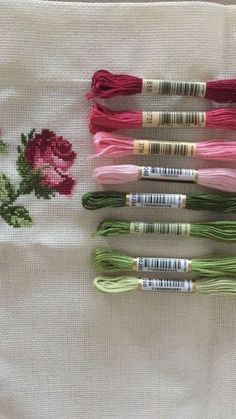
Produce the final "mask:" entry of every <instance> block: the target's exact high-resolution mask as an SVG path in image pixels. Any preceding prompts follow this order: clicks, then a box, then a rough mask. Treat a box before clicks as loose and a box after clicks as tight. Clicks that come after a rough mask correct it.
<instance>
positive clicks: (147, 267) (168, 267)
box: [92, 247, 236, 278]
mask: <svg viewBox="0 0 236 419" xmlns="http://www.w3.org/2000/svg"><path fill="white" fill-rule="evenodd" d="M92 263H93V265H94V267H95V268H96V269H97V270H98V271H100V272H110V273H115V272H120V271H135V272H179V273H187V272H193V273H197V274H200V275H203V276H206V277H213V278H214V277H220V276H222V275H229V276H232V275H233V276H235V277H236V257H235V256H224V257H213V256H211V257H204V258H194V259H180V258H165V257H143V256H138V257H135V258H133V257H132V256H129V255H127V254H126V253H123V252H120V251H118V250H115V249H112V248H109V247H97V248H95V249H94V251H93V252H92Z"/></svg>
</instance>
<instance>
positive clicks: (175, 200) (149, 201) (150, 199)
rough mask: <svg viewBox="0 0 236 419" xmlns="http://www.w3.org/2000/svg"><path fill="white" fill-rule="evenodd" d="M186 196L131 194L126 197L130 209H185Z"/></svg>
mask: <svg viewBox="0 0 236 419" xmlns="http://www.w3.org/2000/svg"><path fill="white" fill-rule="evenodd" d="M185 202H186V195H181V194H159V193H146V194H142V193H131V194H129V195H127V196H126V204H127V205H128V206H129V207H159V208H185Z"/></svg>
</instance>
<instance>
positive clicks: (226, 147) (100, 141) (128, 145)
mask: <svg viewBox="0 0 236 419" xmlns="http://www.w3.org/2000/svg"><path fill="white" fill-rule="evenodd" d="M134 141H140V142H141V143H142V144H143V145H145V144H147V145H148V144H149V143H150V144H155V143H158V144H160V145H162V144H164V147H162V152H159V153H158V152H157V151H156V152H155V153H154V152H150V153H147V154H152V155H154V154H156V155H169V156H170V155H172V156H174V155H175V156H178V155H179V156H184V155H186V154H184V153H183V151H182V150H183V149H185V147H186V144H190V143H180V142H178V143H177V142H174V143H173V142H171V141H154V140H151V141H150V140H145V139H140V140H135V139H134V138H133V137H124V136H121V135H116V134H113V133H107V132H97V133H96V134H95V135H94V136H93V144H94V147H95V150H96V154H94V155H92V156H91V157H90V158H97V157H101V156H106V157H112V158H113V157H122V156H132V155H135V154H137V155H139V154H141V153H136V152H135V148H134ZM171 144H174V145H176V146H179V147H173V151H170V148H169V147H168V146H169V145H171ZM165 145H166V147H165ZM192 145H193V146H194V148H195V153H194V155H192V157H196V158H200V159H205V160H222V161H234V160H236V141H224V140H220V139H219V140H208V141H202V142H199V143H192ZM181 146H182V148H181ZM143 154H145V153H143ZM143 154H141V155H143Z"/></svg>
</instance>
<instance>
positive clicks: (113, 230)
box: [96, 220, 236, 243]
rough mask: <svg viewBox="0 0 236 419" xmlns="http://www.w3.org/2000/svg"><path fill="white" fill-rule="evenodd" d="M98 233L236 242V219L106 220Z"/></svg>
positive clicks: (101, 234) (106, 235)
mask: <svg viewBox="0 0 236 419" xmlns="http://www.w3.org/2000/svg"><path fill="white" fill-rule="evenodd" d="M96 234H97V235H99V236H102V237H109V236H118V235H121V234H132V235H140V234H152V235H163V234H165V235H169V236H182V237H199V238H200V237H205V238H207V239H211V240H216V241H221V242H228V243H235V242H236V221H210V222H204V223H191V224H190V223H188V224H187V223H163V222H143V221H126V220H104V221H102V223H101V224H99V226H98V227H97V230H96Z"/></svg>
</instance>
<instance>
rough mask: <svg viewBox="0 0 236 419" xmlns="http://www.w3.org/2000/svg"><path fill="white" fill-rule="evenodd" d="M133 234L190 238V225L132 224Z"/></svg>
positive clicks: (131, 231) (131, 230)
mask: <svg viewBox="0 0 236 419" xmlns="http://www.w3.org/2000/svg"><path fill="white" fill-rule="evenodd" d="M130 233H131V234H167V235H170V236H189V235H190V224H184V223H143V222H133V223H130Z"/></svg>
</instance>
